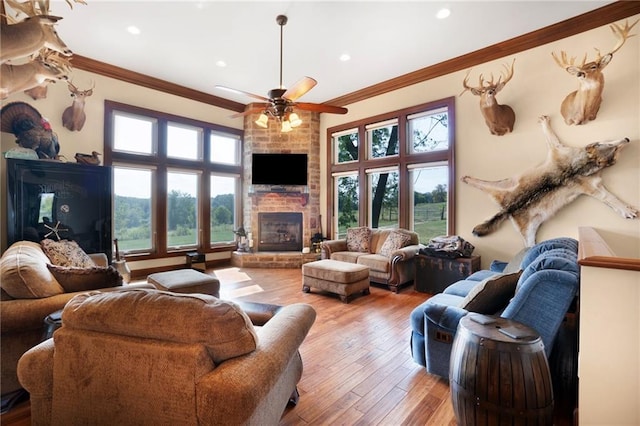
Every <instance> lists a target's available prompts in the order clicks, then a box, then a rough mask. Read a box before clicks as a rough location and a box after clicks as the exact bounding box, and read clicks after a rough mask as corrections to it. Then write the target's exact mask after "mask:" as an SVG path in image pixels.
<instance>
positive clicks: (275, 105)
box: [216, 15, 349, 132]
mask: <svg viewBox="0 0 640 426" xmlns="http://www.w3.org/2000/svg"><path fill="white" fill-rule="evenodd" d="M287 20H288V19H287V17H286V16H285V15H278V16H277V17H276V22H277V23H278V25H280V86H279V88H277V89H271V90H270V91H269V92H268V94H267V96H268V97H264V96H260V95H255V94H253V93H249V92H245V91H243V90H238V89H232V88H229V87H225V86H220V85H216V88H217V89H220V90H227V91H229V92H233V93H237V94H241V95H245V96H248V97H250V98H253V99H257V100H259V101H262V102H263V103H262V104H255V106H253V107H252V108H249V109H247V110H246V111H244V112H241V113H239V114H234V115H232V116H231V117H234V118H235V117H241V116H244V115H248V114H255V113H258V112H260V113H261V114H260V118H258V120H256V121H255V123H256V124H257V125H258V126H260V127H264V128H266V127H268V119H269V117H272V118H275V119H276V120H278V121H279V122H280V123H281V126H282V127H281V129H282V131H283V132H288V131H290V130H291V129H292V128H293V127H297V126H299V125H300V124H301V123H302V121H301V120H300V119H299V118H298V115H297V114H296V113H295V111H294V109H295V108H299V109H302V110H307V111H313V112H328V113H331V114H346V113H347V112H348V111H349V110H347V108H343V107H340V106H334V105H325V104H315V103H309V102H296V100H297V99H298V98H300V97H301V96H302V95H304V94H305V93H307V92H308V91H309V90H311V89H313V87H314V86H315V85H316V84H318V82H317V81H316V80H314V79H313V78H311V77H303V78H301V79H300V80H298V81H297V82H296V83H295V84H294V85H293V86H292V87H290V88H289V89H285V88H284V86H283V85H282V38H283V37H282V36H283V28H284V26H285V25H286V24H287Z"/></svg>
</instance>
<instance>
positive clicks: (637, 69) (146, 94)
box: [0, 15, 640, 266]
mask: <svg viewBox="0 0 640 426" xmlns="http://www.w3.org/2000/svg"><path fill="white" fill-rule="evenodd" d="M638 18H640V15H637V16H635V17H632V18H630V19H629V21H631V22H633V21H634V20H635V19H638ZM636 31H637V30H636ZM613 43H614V40H613V38H612V35H611V31H610V30H609V28H608V27H607V26H604V27H600V28H597V29H595V30H592V31H588V32H586V33H582V34H579V35H577V36H573V37H570V38H567V39H564V40H560V41H558V42H554V43H551V44H548V45H545V46H541V47H538V48H535V49H532V50H529V51H525V52H521V53H519V54H516V55H513V56H508V57H505V58H504V59H503V60H498V61H494V62H490V63H486V64H483V65H481V66H477V67H475V68H474V71H473V74H474V76H477V73H478V72H484V73H485V74H487V73H490V72H492V71H493V72H494V73H497V72H498V71H499V69H500V68H501V66H502V64H503V63H505V62H507V61H511V59H512V58H514V57H515V58H516V64H515V73H514V77H513V79H512V81H511V82H510V83H509V84H508V85H507V86H506V87H505V89H504V90H503V91H502V92H501V93H500V94H499V95H498V99H499V101H500V102H501V103H505V104H509V105H511V106H512V107H513V109H514V110H515V111H516V124H515V128H514V131H513V133H511V134H508V135H505V136H500V137H498V136H492V135H491V134H489V131H488V129H487V127H486V125H485V123H484V120H483V119H482V116H481V115H480V111H479V108H478V98H477V97H474V96H472V95H471V94H470V93H466V94H465V95H464V96H462V97H458V96H457V95H458V94H459V93H460V91H461V90H462V85H461V83H462V80H463V78H464V75H465V71H460V72H456V73H453V74H449V75H446V76H443V77H440V78H437V79H434V80H431V81H426V82H423V83H420V84H416V85H413V86H411V87H407V88H403V89H400V90H396V91H394V92H391V93H387V94H384V95H380V96H377V97H375V98H372V99H369V100H366V101H362V102H358V103H356V104H352V105H348V107H349V113H348V114H347V115H344V116H342V115H331V114H322V115H321V121H320V126H321V127H320V137H321V144H320V146H321V153H320V154H321V158H325V156H326V130H327V128H329V127H332V126H336V125H339V124H342V123H346V122H351V121H355V120H358V119H362V118H366V117H370V116H373V115H376V114H380V113H384V112H388V111H394V110H397V109H401V108H405V107H408V106H412V105H417V104H421V103H424V102H428V101H432V100H436V99H441V98H445V97H449V96H456V123H457V126H456V167H457V178H458V181H459V178H460V177H461V176H463V175H466V174H468V175H471V176H475V177H479V178H483V179H501V178H506V177H510V176H512V175H514V174H516V173H518V172H519V171H520V170H523V169H525V168H529V167H532V166H535V165H536V164H538V163H540V162H542V161H543V159H544V157H545V155H546V150H547V148H546V146H545V141H544V138H543V136H542V133H541V132H540V129H539V125H538V124H537V117H538V116H539V115H541V114H547V115H550V116H551V119H552V126H553V128H554V129H555V130H556V132H557V133H558V135H559V136H560V139H561V140H563V141H565V142H566V143H567V144H569V145H575V146H583V145H586V144H587V143H590V142H593V141H596V140H602V139H610V138H620V137H624V136H626V137H628V138H630V139H631V144H629V145H628V146H627V147H626V148H625V150H624V151H623V152H622V155H621V158H620V160H619V161H618V164H616V165H615V166H613V167H612V168H610V169H607V170H606V171H605V172H604V174H603V176H604V182H605V184H606V186H607V187H608V188H609V189H610V190H611V191H612V192H613V193H615V194H616V195H618V196H619V197H620V198H622V199H623V200H625V201H626V202H628V203H630V204H632V205H635V206H640V124H639V123H640V37H632V38H631V39H629V40H628V41H627V42H626V44H625V46H623V48H622V49H621V50H620V51H619V52H618V53H616V55H615V57H614V58H613V60H612V62H611V63H610V64H609V66H608V67H607V69H606V70H605V77H606V80H607V82H606V85H605V91H604V101H603V104H602V108H601V109H600V112H599V114H598V118H597V119H596V121H594V122H590V123H589V124H586V125H583V126H571V127H569V126H566V125H565V124H564V122H563V121H562V117H561V116H560V113H559V106H560V103H561V102H562V99H563V98H564V96H565V95H566V94H568V93H569V92H571V91H573V90H574V89H575V88H576V85H577V83H576V81H575V79H574V78H573V77H571V76H569V75H568V74H567V73H566V72H564V71H563V70H562V69H560V68H559V67H558V66H557V65H556V64H555V62H554V61H553V59H552V58H551V52H552V51H554V50H555V51H558V50H561V49H562V50H566V51H567V52H569V53H570V54H573V55H577V56H581V55H582V54H583V53H584V52H588V53H589V55H591V57H592V56H593V52H594V51H593V47H600V48H601V49H602V50H606V49H608V48H609V47H610V46H612V45H613ZM416 54H419V52H416ZM472 78H473V77H472ZM476 78H477V77H476ZM73 79H74V83H75V84H76V85H77V86H78V87H80V88H84V87H86V86H89V85H90V82H91V81H94V82H95V84H96V87H95V90H94V94H93V96H91V97H90V98H88V100H87V104H86V107H85V111H86V114H87V121H86V124H85V126H84V128H83V129H82V131H80V132H71V131H69V130H67V129H65V128H64V127H62V123H61V118H60V117H61V116H62V112H63V111H64V109H65V108H66V107H67V106H69V105H70V104H71V99H70V97H69V92H68V90H67V87H66V85H64V84H62V83H57V84H53V85H50V86H49V95H48V97H47V99H43V100H38V101H33V100H32V99H31V98H29V97H27V96H26V95H24V94H18V95H14V96H12V97H11V98H9V99H7V100H5V101H3V102H2V104H3V105H4V104H6V103H7V102H11V101H25V102H28V103H30V104H32V105H33V106H35V107H36V108H37V109H38V110H39V111H40V113H41V114H42V115H43V116H45V117H47V118H49V119H50V120H51V122H52V124H53V127H54V129H55V131H56V132H57V133H58V136H59V139H60V144H61V154H63V155H64V156H65V157H66V158H67V159H68V161H74V160H73V156H74V155H75V153H76V152H84V153H89V152H91V151H93V150H96V151H99V152H102V150H103V133H104V126H103V115H104V114H103V112H104V100H105V99H110V100H114V101H118V102H123V103H128V104H131V105H135V106H139V107H145V108H150V109H154V110H158V111H163V112H167V113H172V114H177V115H183V116H189V117H193V118H196V119H200V120H204V121H209V122H214V123H218V124H221V125H225V126H229V127H234V128H242V125H243V123H242V119H241V118H238V119H230V118H229V115H231V112H230V111H227V110H224V109H221V108H217V107H213V106H210V105H207V104H203V103H200V102H195V101H191V100H188V99H184V98H180V97H177V96H172V95H168V94H165V93H162V92H158V91H155V90H151V89H146V88H143V87H138V86H134V85H131V84H128V83H125V82H121V81H118V80H114V79H110V78H107V77H102V76H99V75H95V74H90V73H87V72H84V71H80V70H76V71H74V75H73ZM14 141H15V138H14V136H13V135H12V134H7V133H2V134H1V140H0V148H1V150H2V151H3V152H4V151H6V150H8V149H10V148H12V147H13V146H15V143H14ZM0 166H2V168H3V169H4V158H3V159H2V160H0ZM321 166H322V170H321V173H322V175H321V182H326V169H325V162H324V161H322V162H321ZM4 178H5V177H4V171H3V172H2V173H0V179H2V180H4ZM0 183H1V184H0V190H1V191H3V193H4V192H5V191H6V184H5V183H4V182H0ZM320 197H321V198H320V203H321V204H320V205H321V206H322V205H326V197H327V192H326V188H325V189H324V190H323V191H321V196H320ZM1 199H2V200H4V199H5V198H4V196H3V198H1ZM456 205H457V210H458V211H457V216H456V224H457V229H456V233H458V234H460V235H462V236H463V237H464V238H466V239H468V240H469V241H471V242H472V244H474V245H475V246H476V252H477V253H479V254H481V255H482V258H483V265H484V266H487V265H488V262H490V261H491V260H492V259H494V258H500V259H505V258H509V257H510V255H512V254H513V253H515V252H517V251H518V250H519V249H520V248H521V247H522V245H523V243H522V240H521V238H520V236H519V234H518V233H517V232H516V231H515V229H514V228H513V226H512V225H511V224H510V223H506V222H505V223H504V224H502V226H501V227H500V228H499V229H498V230H497V231H496V232H495V233H494V234H491V235H489V236H486V237H483V238H476V237H474V236H473V235H471V229H472V228H473V227H474V226H475V225H477V224H478V223H480V222H482V221H484V220H486V219H488V218H489V217H491V216H492V215H494V214H495V213H496V212H497V207H496V206H495V205H494V204H493V202H492V201H491V200H490V199H489V197H488V196H487V195H485V194H484V193H482V192H481V191H479V190H477V189H474V188H471V187H469V186H467V185H465V184H462V183H459V184H458V186H457V200H456ZM321 213H322V218H323V221H324V222H325V223H324V224H323V229H327V228H326V221H327V214H326V211H321ZM4 217H5V211H4V206H2V208H1V209H0V223H1V224H2V230H1V231H2V237H1V240H0V242H1V243H2V247H3V248H4V247H6V229H5V228H6V224H5V219H4ZM578 226H592V227H596V228H598V229H599V231H600V232H601V233H602V234H603V236H604V237H605V238H607V240H608V241H610V242H611V243H610V245H611V247H612V249H613V250H614V251H615V252H616V253H617V254H618V255H619V256H623V257H640V238H639V237H640V220H637V219H636V220H628V219H623V218H621V217H620V216H618V215H617V214H616V213H615V212H613V211H612V210H611V209H610V208H608V207H607V206H605V205H604V204H602V203H600V202H599V201H596V200H593V199H591V198H589V197H580V198H579V199H578V200H576V201H575V202H573V203H572V204H571V205H569V206H567V207H566V208H564V209H563V210H561V211H560V212H559V213H558V214H557V215H556V216H555V217H554V218H552V219H551V220H549V221H548V222H547V223H545V224H544V225H543V226H542V227H541V228H540V230H539V232H538V239H539V240H540V239H546V238H550V237H555V236H559V235H562V236H571V237H577V227H578Z"/></svg>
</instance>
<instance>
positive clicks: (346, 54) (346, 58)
mask: <svg viewBox="0 0 640 426" xmlns="http://www.w3.org/2000/svg"><path fill="white" fill-rule="evenodd" d="M350 59H351V55H349V54H348V53H343V54H342V55H340V60H341V61H342V62H347V61H348V60H350Z"/></svg>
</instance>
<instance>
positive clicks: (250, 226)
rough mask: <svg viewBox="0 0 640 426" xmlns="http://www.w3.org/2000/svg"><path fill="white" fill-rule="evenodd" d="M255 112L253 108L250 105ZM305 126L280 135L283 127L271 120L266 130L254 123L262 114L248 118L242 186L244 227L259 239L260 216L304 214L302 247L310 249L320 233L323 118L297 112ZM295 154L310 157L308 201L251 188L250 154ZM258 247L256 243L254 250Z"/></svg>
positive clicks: (317, 115)
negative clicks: (264, 214) (314, 237)
mask: <svg viewBox="0 0 640 426" xmlns="http://www.w3.org/2000/svg"><path fill="white" fill-rule="evenodd" d="M247 108H252V105H251V104H250V105H247ZM296 113H297V114H298V116H299V117H300V118H301V119H302V124H301V125H300V126H299V127H296V128H295V129H293V130H292V131H291V132H288V133H281V132H280V123H279V122H278V121H277V120H275V119H269V127H268V128H267V129H264V128H262V127H259V126H257V125H256V124H255V123H254V121H255V120H257V119H258V116H259V115H260V114H248V115H247V116H245V120H244V146H243V152H242V156H243V157H242V160H243V164H244V181H243V182H242V211H243V213H242V222H243V223H242V225H243V226H244V228H245V229H246V230H247V232H251V233H252V236H253V238H254V239H256V238H257V236H258V213H260V212H301V213H302V233H303V237H302V246H303V247H310V246H311V241H310V240H311V237H312V236H313V234H315V233H316V232H319V228H318V227H319V225H320V224H319V222H318V221H319V218H320V115H319V113H316V112H309V111H302V110H300V109H298V110H296ZM253 153H293V154H307V155H308V200H307V199H306V198H307V197H306V196H304V195H301V196H299V197H298V196H295V195H293V194H281V193H268V194H264V193H260V194H258V193H255V192H254V190H253V188H252V185H251V154H253ZM257 246H258V244H257V241H254V248H256V247H257Z"/></svg>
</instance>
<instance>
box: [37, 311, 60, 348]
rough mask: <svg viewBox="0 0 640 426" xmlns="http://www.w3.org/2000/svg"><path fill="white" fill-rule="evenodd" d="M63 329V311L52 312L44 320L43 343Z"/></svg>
mask: <svg viewBox="0 0 640 426" xmlns="http://www.w3.org/2000/svg"><path fill="white" fill-rule="evenodd" d="M60 327H62V309H60V310H58V311H55V312H52V313H50V314H49V315H47V316H46V317H45V318H44V332H43V333H42V341H45V340H47V339H50V338H51V337H52V336H53V332H54V331H56V330H57V329H59V328H60Z"/></svg>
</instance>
